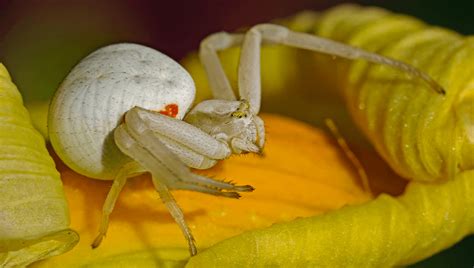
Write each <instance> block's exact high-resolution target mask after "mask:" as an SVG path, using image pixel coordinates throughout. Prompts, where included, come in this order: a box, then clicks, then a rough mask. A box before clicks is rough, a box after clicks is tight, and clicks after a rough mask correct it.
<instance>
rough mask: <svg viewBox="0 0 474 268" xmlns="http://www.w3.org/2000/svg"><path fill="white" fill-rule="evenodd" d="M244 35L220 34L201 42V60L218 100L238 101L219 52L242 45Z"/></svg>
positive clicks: (213, 93)
mask: <svg viewBox="0 0 474 268" xmlns="http://www.w3.org/2000/svg"><path fill="white" fill-rule="evenodd" d="M243 39H244V35H243V34H229V33H226V32H219V33H215V34H212V35H210V36H208V37H206V38H205V39H204V40H202V41H201V45H200V48H199V58H200V60H201V63H202V64H203V65H204V69H205V70H206V74H207V78H208V81H209V86H210V88H211V90H212V95H213V96H214V98H216V99H222V100H236V98H235V95H234V92H233V91H232V87H231V86H230V83H229V80H228V79H227V76H226V74H225V72H224V69H223V68H222V65H221V63H220V60H219V57H218V55H217V51H220V50H224V49H226V48H229V47H233V46H238V45H240V44H242V41H243Z"/></svg>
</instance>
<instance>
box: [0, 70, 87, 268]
mask: <svg viewBox="0 0 474 268" xmlns="http://www.w3.org/2000/svg"><path fill="white" fill-rule="evenodd" d="M0 170H1V172H0V266H2V267H4V266H6V267H10V266H25V265H28V264H30V263H32V262H34V261H37V260H40V259H44V258H48V257H51V256H55V255H58V254H61V253H63V252H65V251H68V250H69V249H71V248H72V247H73V246H74V245H75V244H76V243H77V241H78V239H79V237H78V235H77V234H76V233H75V232H74V231H72V230H71V229H69V227H68V226H69V213H68V207H67V203H66V199H65V196H64V192H63V189H62V184H61V180H60V179H59V173H58V172H57V171H56V169H55V167H54V162H53V160H52V159H51V157H50V156H49V154H48V151H47V150H46V146H45V142H44V140H43V138H42V136H41V135H40V134H39V133H38V132H37V131H36V130H35V129H34V128H33V126H32V125H31V122H30V118H29V115H28V112H27V110H26V109H25V108H24V107H23V103H22V98H21V95H20V93H19V92H18V90H17V88H16V86H15V85H14V84H13V83H12V82H11V78H10V76H9V74H8V72H7V70H6V69H5V67H4V66H3V65H2V64H0Z"/></svg>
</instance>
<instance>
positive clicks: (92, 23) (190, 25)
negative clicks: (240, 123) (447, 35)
mask: <svg viewBox="0 0 474 268" xmlns="http://www.w3.org/2000/svg"><path fill="white" fill-rule="evenodd" d="M342 2H344V1H331V0H312V1H310V0H273V1H270V0H262V1H251V0H242V1H235V0H227V1H226V0H213V1H199V0H195V1H169V0H168V1H157V0H139V1H133V0H128V1H111V0H104V1H92V0H83V1H79V0H69V1H60V0H56V1H53V0H23V1H13V0H12V1H1V0H0V62H3V63H4V64H5V65H6V66H7V68H8V69H9V71H10V72H11V75H12V76H13V79H14V81H15V83H16V84H17V85H18V87H19V89H20V90H21V91H22V94H23V97H24V100H25V103H26V104H27V105H30V106H31V105H33V106H34V103H35V102H38V101H40V102H41V101H47V100H48V99H49V98H50V97H51V96H52V94H53V93H54V91H55V90H56V88H57V87H58V85H59V83H60V82H61V81H62V79H63V78H64V77H65V76H66V74H67V72H68V71H69V70H70V69H71V68H72V67H73V66H74V65H75V64H76V63H77V62H78V61H79V60H80V59H81V58H82V57H84V56H86V55H87V54H89V53H90V52H91V51H93V50H95V49H96V48H98V47H101V46H103V45H106V44H110V43H117V42H137V43H142V44H145V45H148V46H151V47H154V48H156V49H158V50H160V51H161V52H163V53H165V54H167V55H169V56H171V57H173V58H175V59H177V60H179V59H181V58H182V57H184V56H186V55H187V54H188V53H190V52H192V51H194V50H196V49H197V48H198V45H199V41H200V40H201V39H202V38H204V37H205V36H206V35H207V34H209V33H212V32H216V31H221V30H227V31H232V30H235V29H237V28H239V27H242V26H247V25H253V24H256V23H259V22H266V21H269V20H271V19H274V18H279V17H285V16H288V15H292V14H294V13H295V12H297V11H300V10H303V9H313V10H323V9H325V8H328V7H331V6H334V5H336V4H339V3H342ZM352 2H356V3H360V4H365V5H376V6H381V7H385V8H387V9H390V10H393V11H396V12H400V13H406V14H410V15H413V16H415V17H418V18H420V19H422V20H424V21H426V22H428V23H430V24H434V25H439V26H444V27H448V28H451V29H453V30H456V31H458V32H461V33H464V34H474V0H465V1H461V0H457V1H456V0H453V1H440V0H437V1H433V0H432V1H430V0H413V1H409V0H405V1H403V0H402V1H401V0H398V1H397V0H392V1H390V0H386V1H352ZM473 64H474V63H473ZM466 209H472V208H466ZM473 265H474V236H471V237H468V238H466V239H464V240H463V241H462V242H461V243H458V244H457V245H455V246H454V247H452V248H451V249H448V250H445V251H444V252H442V253H440V254H438V255H436V256H434V257H432V258H430V259H428V260H425V261H423V262H421V263H418V264H416V265H414V267H473Z"/></svg>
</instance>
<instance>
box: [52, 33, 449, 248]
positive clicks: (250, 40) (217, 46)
mask: <svg viewBox="0 0 474 268" xmlns="http://www.w3.org/2000/svg"><path fill="white" fill-rule="evenodd" d="M262 41H267V42H271V43H280V44H284V45H288V46H293V47H299V48H303V49H309V50H314V51H318V52H322V53H326V54H331V55H335V56H340V57H344V58H348V59H365V60H368V61H371V62H375V63H380V64H386V65H390V66H393V67H395V68H399V69H401V70H403V71H405V72H408V73H411V74H412V75H414V76H418V77H421V78H422V79H423V80H425V81H427V82H428V83H429V84H430V85H435V86H433V88H435V89H437V90H438V91H440V92H441V90H442V89H440V88H438V87H437V84H436V82H434V81H433V80H431V78H430V77H428V76H427V75H426V74H424V73H422V72H420V71H418V70H417V69H415V68H413V67H412V66H409V65H406V64H404V63H401V62H398V61H395V60H392V59H389V58H385V57H382V56H380V55H377V54H373V53H370V52H366V51H364V50H361V49H357V48H353V47H350V46H347V45H344V44H341V43H337V42H334V41H331V40H327V39H323V38H319V37H316V36H313V35H309V34H304V33H296V32H292V31H290V30H288V29H287V28H285V27H282V26H277V25H272V24H261V25H257V26H255V27H253V28H251V30H249V31H248V32H247V33H246V34H245V35H243V34H228V33H223V32H222V33H216V34H213V35H211V36H209V37H208V38H206V39H205V40H204V41H203V42H202V43H201V50H200V58H201V61H202V63H203V64H204V66H205V69H206V71H207V74H208V78H209V82H210V86H211V89H212V92H213V95H214V98H215V99H213V100H207V101H204V102H201V103H199V104H197V105H196V106H195V107H194V108H193V109H191V110H190V111H189V112H188V113H187V114H186V112H187V111H188V110H189V109H190V106H191V104H192V102H193V99H194V95H195V89H194V84H193V81H192V79H191V78H190V76H189V74H188V73H187V72H186V71H185V70H184V69H183V68H182V67H181V66H180V65H178V64H177V63H176V62H174V61H173V60H171V59H170V58H168V57H167V56H165V55H163V54H162V53H160V52H158V51H156V50H153V49H151V48H148V47H144V46H141V45H137V44H116V45H110V46H107V47H104V48H101V49H99V50H97V51H95V52H93V53H92V54H90V55H89V56H87V57H86V58H84V59H83V60H82V61H81V62H80V63H79V64H78V65H77V66H75V67H74V69H73V70H72V71H71V72H70V73H69V75H68V76H67V77H66V79H65V80H64V82H63V83H62V84H61V86H60V88H59V90H58V91H57V93H56V94H55V96H54V98H53V101H52V103H51V107H50V113H49V118H48V124H49V135H50V139H51V143H52V145H53V148H54V150H55V151H56V153H57V154H58V155H59V157H60V158H61V159H62V160H63V161H64V162H65V163H66V164H67V165H68V166H69V167H71V168H72V169H73V170H75V171H77V172H78V173H81V174H83V175H86V176H88V177H92V178H96V179H104V180H114V182H113V185H112V188H111V190H110V192H109V194H108V196H107V199H106V201H105V204H104V207H103V214H102V221H101V225H100V230H99V235H98V236H97V238H96V239H95V241H94V242H93V245H92V246H93V247H97V246H98V245H99V244H100V243H101V241H102V239H103V237H104V236H105V234H106V231H107V226H108V219H109V215H110V213H111V212H112V210H113V207H114V205H115V201H116V200H117V197H118V194H119V193H120V191H121V189H122V188H123V186H124V184H125V182H126V180H127V178H129V177H133V176H136V175H137V174H140V173H144V172H150V173H151V175H152V181H153V184H154V186H155V188H156V190H157V191H158V193H159V195H160V197H161V199H162V201H163V202H164V203H165V205H166V207H167V208H168V210H169V211H170V213H171V215H172V216H173V218H174V219H175V220H176V222H177V223H178V225H179V227H180V228H181V230H182V232H183V233H184V236H185V237H186V239H187V242H188V244H189V249H190V252H191V255H194V254H196V252H197V250H196V247H195V245H194V239H193V237H192V234H191V231H190V230H189V228H188V226H187V225H186V223H185V221H184V216H183V213H182V211H181V209H180V208H179V206H178V205H177V203H176V202H175V200H174V199H173V197H172V195H171V193H170V190H173V189H184V190H190V191H198V192H203V193H208V194H214V195H221V196H225V197H234V198H237V197H239V194H238V192H246V191H252V190H253V188H252V187H251V186H249V185H245V186H236V185H234V184H232V183H228V182H222V181H216V180H213V179H210V178H207V177H204V176H200V175H197V174H194V173H192V172H191V171H190V169H189V167H192V168H198V169H206V168H210V167H212V166H213V165H215V163H216V162H217V160H220V159H225V158H227V157H229V156H230V155H231V154H232V153H235V154H240V153H243V152H254V153H260V152H261V150H262V148H263V146H264V141H265V130H264V124H263V121H262V120H261V119H260V118H259V117H258V116H257V114H258V113H259V110H260V99H261V97H260V96H261V93H260V46H261V43H262ZM239 45H242V52H241V59H240V65H239V70H238V71H239V79H238V85H239V94H240V100H237V99H236V97H235V95H234V93H233V91H232V89H231V87H230V84H229V82H228V80H227V78H226V76H225V74H224V71H223V69H222V66H221V65H220V63H219V59H218V56H217V51H219V50H223V49H226V48H228V47H231V46H239ZM282 71H283V70H282Z"/></svg>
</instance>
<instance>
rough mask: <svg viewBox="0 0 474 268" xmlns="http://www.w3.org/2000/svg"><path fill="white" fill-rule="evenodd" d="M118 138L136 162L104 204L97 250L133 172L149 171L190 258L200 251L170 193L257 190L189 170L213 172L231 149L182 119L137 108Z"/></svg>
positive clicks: (222, 193)
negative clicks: (179, 231) (206, 169)
mask: <svg viewBox="0 0 474 268" xmlns="http://www.w3.org/2000/svg"><path fill="white" fill-rule="evenodd" d="M114 138H115V143H116V144H117V146H118V147H119V149H120V150H121V151H122V152H123V153H124V154H126V155H128V156H129V157H131V158H132V159H133V160H135V161H136V162H132V163H135V164H130V165H131V167H127V168H123V170H124V171H123V172H119V174H118V175H117V178H116V180H115V181H114V184H113V186H112V189H111V191H110V192H109V195H108V196H107V199H106V202H105V204H104V209H103V217H102V222H101V227H100V232H99V235H98V236H97V238H96V239H95V241H94V243H93V247H97V246H98V245H99V244H100V242H101V241H102V238H103V237H104V236H105V234H106V232H107V226H108V217H109V215H110V213H111V212H112V210H113V207H114V204H115V201H116V200H117V197H118V194H119V192H120V190H121V189H122V187H123V185H124V184H125V181H126V178H128V177H131V176H132V175H130V174H137V173H139V172H147V171H148V172H150V173H151V175H152V181H153V184H154V186H155V188H156V190H157V192H158V193H159V195H160V197H161V200H162V201H163V203H164V204H165V206H166V207H167V209H168V210H169V212H170V214H171V215H172V217H173V218H174V219H175V221H176V222H177V223H178V225H179V227H180V228H181V230H182V232H183V234H184V236H185V237H186V239H187V241H188V244H189V249H190V252H191V255H195V254H196V252H197V250H196V247H195V245H194V238H193V237H192V234H191V231H190V229H189V228H188V226H187V224H186V222H185V220H184V215H183V212H182V211H181V209H180V208H179V206H178V204H177V203H176V201H175V200H174V198H173V196H172V195H171V193H170V190H173V189H182V190H190V191H198V192H202V193H207V194H213V195H219V196H224V197H230V198H238V197H240V195H239V194H238V192H248V191H253V187H252V186H249V185H244V186H238V185H234V184H232V183H229V182H223V181H216V180H213V179H210V178H207V177H204V176H200V175H197V174H194V173H192V172H191V170H190V169H189V167H188V166H191V167H194V168H209V167H210V166H212V165H214V164H215V163H216V161H217V160H218V159H223V158H226V157H228V156H229V155H230V149H229V147H228V146H227V145H226V144H225V143H224V142H221V141H218V140H216V139H214V138H212V137H211V136H210V135H208V134H207V133H204V132H203V131H202V130H200V129H199V128H197V127H195V126H193V125H190V124H188V123H186V122H183V121H181V120H177V119H174V118H171V117H168V116H164V115H161V114H160V113H158V112H153V111H149V110H146V109H142V108H139V107H135V108H132V109H131V110H130V111H128V112H127V113H126V115H125V122H124V123H123V124H121V125H120V126H118V127H117V128H116V130H115V132H114ZM187 165H188V166H187Z"/></svg>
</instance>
